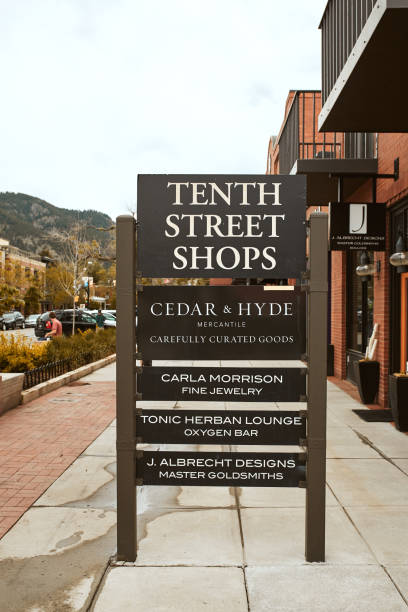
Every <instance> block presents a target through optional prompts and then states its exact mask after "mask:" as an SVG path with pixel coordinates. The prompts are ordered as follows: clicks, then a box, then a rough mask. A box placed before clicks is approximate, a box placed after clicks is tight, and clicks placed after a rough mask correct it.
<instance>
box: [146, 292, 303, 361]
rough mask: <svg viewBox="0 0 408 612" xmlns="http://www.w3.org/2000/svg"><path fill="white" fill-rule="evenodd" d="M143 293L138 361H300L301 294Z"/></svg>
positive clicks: (301, 345)
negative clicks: (139, 359) (139, 358)
mask: <svg viewBox="0 0 408 612" xmlns="http://www.w3.org/2000/svg"><path fill="white" fill-rule="evenodd" d="M279 289H282V287H277V288H275V287H262V286H252V287H251V286H249V287H247V286H239V285H238V286H233V287H180V286H178V287H152V286H147V287H143V291H142V292H140V293H139V296H138V304H139V325H138V328H137V345H138V352H140V353H141V354H142V358H143V359H249V358H251V359H300V356H301V354H302V353H304V351H305V307H304V296H305V294H304V293H303V292H301V291H300V288H298V287H290V288H287V289H284V290H279Z"/></svg>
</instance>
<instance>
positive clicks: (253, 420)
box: [136, 409, 306, 446]
mask: <svg viewBox="0 0 408 612" xmlns="http://www.w3.org/2000/svg"><path fill="white" fill-rule="evenodd" d="M136 431H137V435H138V442H139V443H142V442H143V443H144V442H152V443H154V444H160V443H165V444H284V445H294V446H299V440H300V438H303V439H304V438H306V418H305V417H304V416H303V417H302V416H301V415H300V413H299V411H283V410H282V411H281V410H254V411H251V412H244V411H241V410H228V411H225V410H202V411H199V410H155V409H154V410H140V411H139V410H138V411H137V413H136Z"/></svg>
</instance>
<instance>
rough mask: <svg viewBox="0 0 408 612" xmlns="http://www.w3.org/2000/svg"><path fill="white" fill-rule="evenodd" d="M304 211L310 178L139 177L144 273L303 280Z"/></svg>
mask: <svg viewBox="0 0 408 612" xmlns="http://www.w3.org/2000/svg"><path fill="white" fill-rule="evenodd" d="M305 211H306V178H305V177H303V176H286V175H273V176H272V175H263V174H262V175H235V174H234V175H223V174H218V175H206V174H197V175H184V174H181V175H180V174H175V175H170V174H156V175H155V174H150V175H146V174H142V175H139V177H138V196H137V212H138V222H139V227H140V232H139V235H138V269H139V272H141V274H142V276H144V277H153V278H157V277H170V278H178V277H180V278H181V277H201V278H204V277H213V278H216V277H221V278H225V277H228V276H229V277H231V276H232V277H261V278H265V277H266V278H299V277H300V275H301V272H302V271H304V270H305V245H306V232H305Z"/></svg>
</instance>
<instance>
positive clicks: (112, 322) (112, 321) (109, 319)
mask: <svg viewBox="0 0 408 612" xmlns="http://www.w3.org/2000/svg"><path fill="white" fill-rule="evenodd" d="M87 312H89V314H91V315H92V316H93V317H96V315H97V314H98V311H97V310H88V311H87ZM102 315H103V318H104V320H105V321H104V327H116V317H114V316H113V314H111V313H110V312H108V311H107V310H102Z"/></svg>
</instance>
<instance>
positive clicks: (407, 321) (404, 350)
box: [400, 272, 408, 372]
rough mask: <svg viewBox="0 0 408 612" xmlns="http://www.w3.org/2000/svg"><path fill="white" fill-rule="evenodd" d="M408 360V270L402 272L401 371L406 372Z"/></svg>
mask: <svg viewBox="0 0 408 612" xmlns="http://www.w3.org/2000/svg"><path fill="white" fill-rule="evenodd" d="M407 361H408V272H405V273H404V274H401V363H400V368H401V372H406V371H407V370H408V367H407V365H408V364H407Z"/></svg>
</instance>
